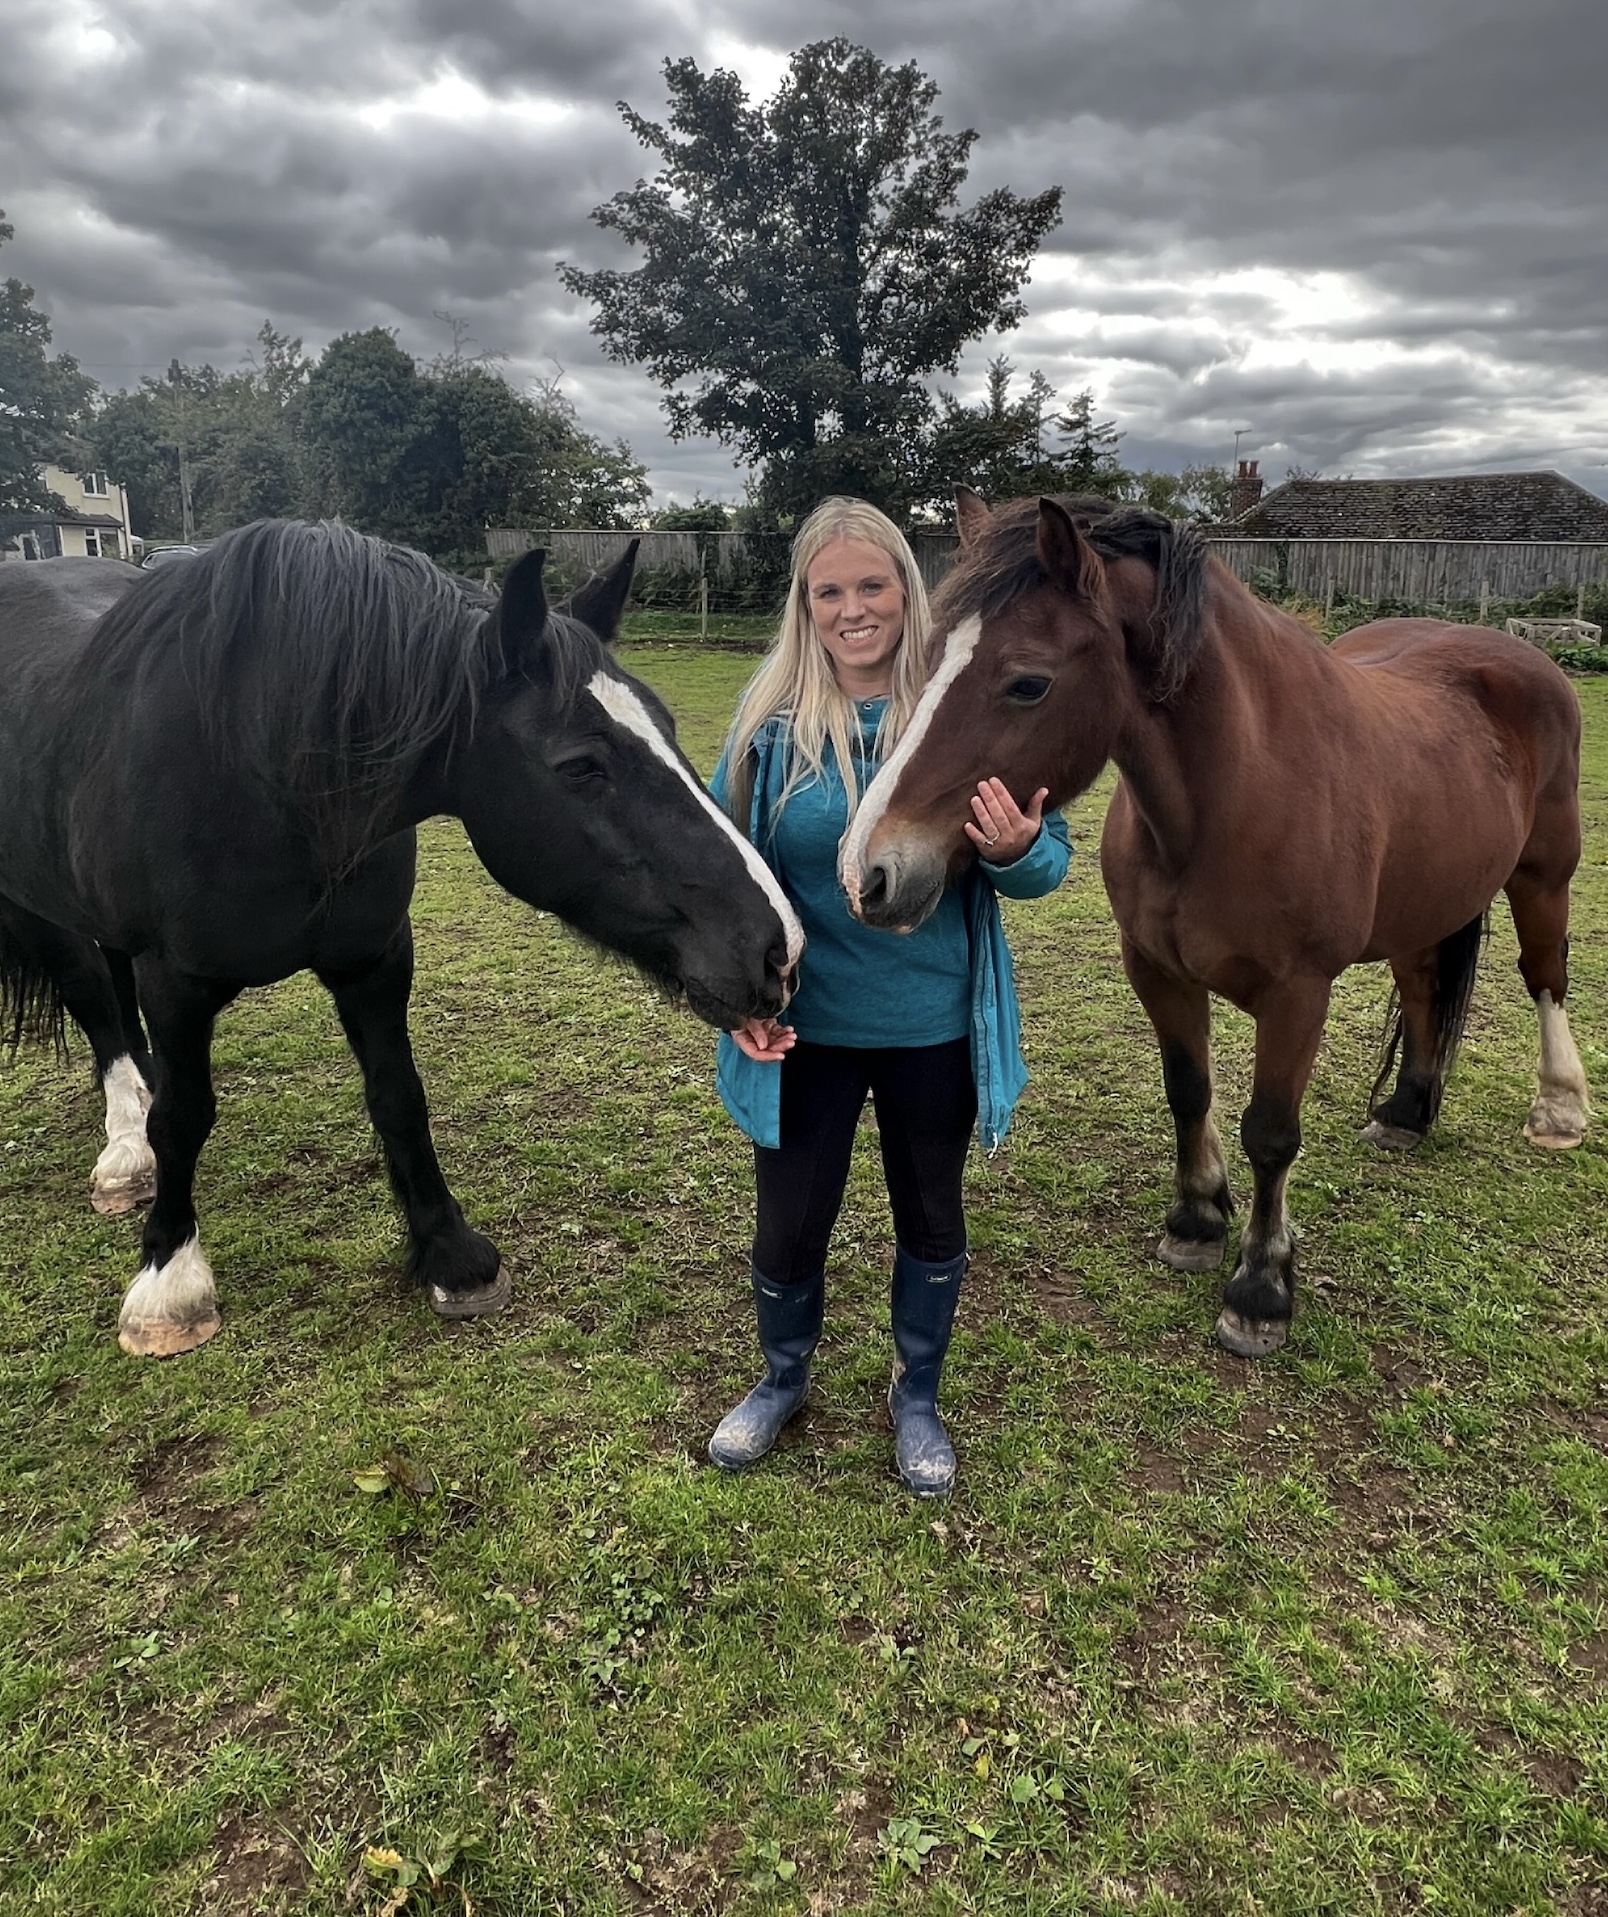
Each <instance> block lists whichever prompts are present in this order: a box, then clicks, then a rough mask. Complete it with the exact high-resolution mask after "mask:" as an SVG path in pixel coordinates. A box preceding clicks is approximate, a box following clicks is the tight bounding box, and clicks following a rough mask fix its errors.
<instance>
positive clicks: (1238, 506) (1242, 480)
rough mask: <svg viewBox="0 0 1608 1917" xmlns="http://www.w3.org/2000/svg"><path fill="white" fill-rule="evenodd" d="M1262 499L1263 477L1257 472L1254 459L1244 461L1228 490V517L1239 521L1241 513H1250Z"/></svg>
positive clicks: (1241, 462)
mask: <svg viewBox="0 0 1608 1917" xmlns="http://www.w3.org/2000/svg"><path fill="white" fill-rule="evenodd" d="M1261 498H1262V476H1261V474H1260V473H1259V472H1257V470H1256V461H1255V460H1254V459H1242V460H1241V461H1240V463H1239V471H1238V472H1237V473H1235V475H1234V478H1233V481H1232V482H1231V484H1230V486H1229V489H1228V516H1229V518H1230V519H1238V518H1239V516H1240V514H1241V513H1248V512H1249V511H1250V510H1251V508H1252V507H1253V506H1255V505H1257V504H1259V503H1260V501H1261Z"/></svg>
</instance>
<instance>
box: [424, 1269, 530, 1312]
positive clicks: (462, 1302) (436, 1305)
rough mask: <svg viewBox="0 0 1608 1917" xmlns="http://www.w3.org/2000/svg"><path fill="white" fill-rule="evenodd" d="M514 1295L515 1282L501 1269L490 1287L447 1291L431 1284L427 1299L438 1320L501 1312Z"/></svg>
mask: <svg viewBox="0 0 1608 1917" xmlns="http://www.w3.org/2000/svg"><path fill="white" fill-rule="evenodd" d="M513 1295H514V1281H513V1279H512V1278H510V1277H509V1275H508V1273H507V1271H506V1270H501V1271H499V1272H498V1273H497V1276H496V1277H495V1278H493V1279H492V1281H491V1283H490V1284H489V1285H476V1286H475V1288H474V1290H473V1291H448V1290H447V1289H446V1288H445V1287H444V1286H442V1285H431V1286H429V1288H428V1292H427V1296H428V1297H429V1300H430V1309H431V1310H432V1311H433V1312H434V1313H435V1315H436V1316H437V1317H438V1318H484V1317H485V1316H486V1314H487V1313H488V1312H492V1311H501V1310H502V1308H503V1306H504V1305H506V1304H507V1303H508V1302H509V1300H510V1299H511V1298H512V1297H513Z"/></svg>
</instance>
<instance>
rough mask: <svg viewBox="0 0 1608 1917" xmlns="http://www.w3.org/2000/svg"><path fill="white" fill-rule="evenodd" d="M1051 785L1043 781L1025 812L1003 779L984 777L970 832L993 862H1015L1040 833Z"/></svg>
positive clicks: (975, 842) (968, 821) (969, 834)
mask: <svg viewBox="0 0 1608 1917" xmlns="http://www.w3.org/2000/svg"><path fill="white" fill-rule="evenodd" d="M1049 796H1050V788H1049V787H1048V786H1047V785H1041V786H1040V787H1039V789H1038V791H1037V792H1035V793H1034V794H1033V797H1032V799H1031V800H1030V802H1029V804H1028V808H1027V810H1026V811H1025V812H1024V811H1022V809H1021V808H1020V807H1019V806H1018V805H1017V803H1016V801H1015V800H1014V799H1013V798H1012V797H1011V795H1010V790H1009V788H1008V787H1007V786H1006V785H1005V783H1004V782H1003V780H1000V779H984V780H983V782H982V784H981V785H980V786H978V788H977V795H976V797H975V798H974V799H973V800H972V812H973V814H974V818H971V819H968V820H967V821H966V835H967V837H968V838H969V839H970V840H971V842H972V844H973V845H975V846H976V848H977V850H978V851H979V853H981V855H982V856H983V857H984V858H985V859H987V861H988V863H989V864H990V865H1014V864H1015V863H1016V861H1017V860H1018V859H1019V858H1020V857H1021V856H1022V854H1023V853H1024V852H1025V851H1026V850H1027V848H1028V847H1029V846H1030V845H1031V844H1032V843H1033V841H1034V840H1035V839H1036V838H1037V837H1038V835H1039V827H1040V825H1042V824H1043V822H1044V801H1045V800H1046V799H1047V798H1048V797H1049Z"/></svg>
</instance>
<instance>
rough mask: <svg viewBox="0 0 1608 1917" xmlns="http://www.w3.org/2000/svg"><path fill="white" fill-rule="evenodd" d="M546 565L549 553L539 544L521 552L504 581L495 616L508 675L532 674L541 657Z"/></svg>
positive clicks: (526, 675)
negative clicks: (543, 569) (544, 571)
mask: <svg viewBox="0 0 1608 1917" xmlns="http://www.w3.org/2000/svg"><path fill="white" fill-rule="evenodd" d="M546 564H547V554H546V553H545V552H543V551H542V550H541V549H540V548H539V547H538V548H537V550H536V551H535V552H526V553H521V554H520V555H519V557H518V558H517V559H516V560H515V561H514V563H513V565H512V566H511V567H510V568H509V570H508V577H507V578H506V579H505V580H504V581H503V589H502V597H501V598H500V599H499V600H498V601H497V610H496V612H495V613H494V614H493V615H492V616H493V617H494V618H495V619H496V621H497V636H498V643H499V645H500V646H501V649H502V669H503V674H504V676H505V677H506V678H509V679H520V678H527V677H529V676H530V673H531V670H532V668H533V667H534V666H535V664H536V661H537V658H538V656H539V651H540V646H541V637H542V633H543V631H544V630H545V629H546V626H547V588H546V587H545V586H544V585H543V584H542V568H543V567H544V566H545V565H546Z"/></svg>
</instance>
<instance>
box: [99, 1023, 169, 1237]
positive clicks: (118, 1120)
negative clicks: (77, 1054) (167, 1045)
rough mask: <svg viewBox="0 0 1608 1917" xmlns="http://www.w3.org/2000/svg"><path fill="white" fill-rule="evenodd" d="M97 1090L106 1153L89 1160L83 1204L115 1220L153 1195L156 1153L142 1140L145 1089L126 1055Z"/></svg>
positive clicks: (147, 1107) (146, 1104) (147, 1097)
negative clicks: (103, 1104)
mask: <svg viewBox="0 0 1608 1917" xmlns="http://www.w3.org/2000/svg"><path fill="white" fill-rule="evenodd" d="M101 1089H102V1090H103V1091H104V1092H105V1094H106V1149H105V1151H103V1152H102V1153H101V1155H100V1157H99V1158H97V1159H96V1160H95V1169H94V1172H93V1173H92V1174H91V1176H90V1192H89V1202H90V1203H91V1204H92V1205H93V1206H94V1207H95V1209H96V1211H98V1212H103V1213H105V1214H107V1215H108V1216H115V1215H116V1214H117V1213H119V1212H125V1211H132V1210H133V1209H134V1207H135V1206H136V1205H143V1204H144V1203H145V1202H146V1200H147V1199H149V1198H154V1197H155V1196H156V1154H155V1153H154V1152H153V1151H152V1150H151V1148H150V1146H149V1145H148V1144H147V1143H146V1139H145V1115H146V1113H147V1112H148V1111H149V1110H150V1109H151V1090H150V1087H149V1086H148V1085H147V1084H146V1082H145V1080H144V1079H143V1078H141V1076H140V1072H139V1067H138V1066H137V1065H136V1064H135V1063H134V1061H133V1059H132V1058H129V1057H128V1056H127V1055H125V1056H124V1057H122V1058H118V1059H114V1060H113V1061H112V1063H111V1065H110V1066H108V1068H107V1072H106V1076H105V1078H104V1079H102V1081H101Z"/></svg>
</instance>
